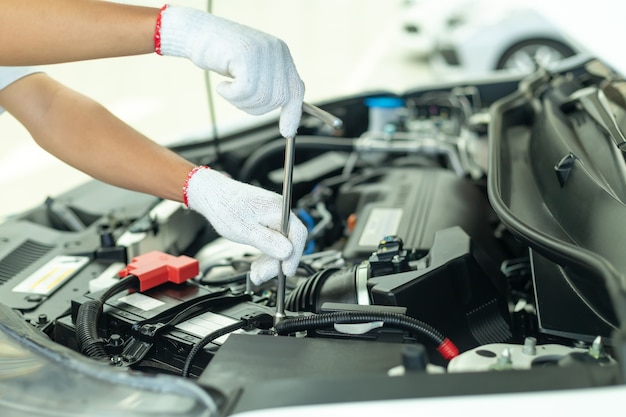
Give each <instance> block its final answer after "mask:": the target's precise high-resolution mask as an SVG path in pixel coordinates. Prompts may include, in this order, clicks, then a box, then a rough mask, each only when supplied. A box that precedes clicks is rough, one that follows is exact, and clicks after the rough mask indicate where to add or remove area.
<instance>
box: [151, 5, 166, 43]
mask: <svg viewBox="0 0 626 417" xmlns="http://www.w3.org/2000/svg"><path fill="white" fill-rule="evenodd" d="M165 9H167V4H165V5H163V7H161V10H159V15H158V16H157V20H156V26H155V27H154V51H155V52H156V53H157V54H159V55H163V53H162V52H161V20H162V19H163V12H164V11H165Z"/></svg>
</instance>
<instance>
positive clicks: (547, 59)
mask: <svg viewBox="0 0 626 417" xmlns="http://www.w3.org/2000/svg"><path fill="white" fill-rule="evenodd" d="M575 53H576V52H575V51H574V50H573V49H572V48H571V47H570V46H569V45H566V44H564V43H563V42H560V41H555V40H552V39H529V40H526V41H523V42H519V43H516V44H515V45H513V46H511V47H510V48H509V49H507V50H506V51H505V52H504V53H503V54H502V56H501V57H500V59H499V60H498V64H497V65H496V69H498V70H501V69H515V70H520V71H524V72H532V71H534V70H535V69H536V68H537V67H538V66H545V65H547V64H550V63H553V62H557V61H559V60H561V59H563V58H567V57H570V56H572V55H574V54H575Z"/></svg>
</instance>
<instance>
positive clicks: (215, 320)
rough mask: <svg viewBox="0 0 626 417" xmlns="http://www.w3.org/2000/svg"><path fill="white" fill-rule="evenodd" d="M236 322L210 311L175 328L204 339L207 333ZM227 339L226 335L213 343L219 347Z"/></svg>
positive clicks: (240, 331) (239, 331)
mask: <svg viewBox="0 0 626 417" xmlns="http://www.w3.org/2000/svg"><path fill="white" fill-rule="evenodd" d="M235 322H237V320H235V319H231V318H230V317H226V316H222V315H220V314H215V313H211V312H210V311H208V312H206V313H204V314H200V315H199V316H197V317H194V318H192V319H189V320H187V321H186V322H184V323H180V324H179V325H177V326H176V327H177V328H178V329H180V330H184V331H186V332H188V333H191V334H193V335H195V336H198V337H204V336H206V335H208V334H209V333H212V332H214V331H216V330H219V329H221V328H224V327H226V326H228V325H230V324H233V323H235ZM242 332H243V331H242V330H237V331H234V332H233V333H242ZM226 339H228V335H224V336H222V337H219V338H217V339H215V340H214V341H213V343H216V344H219V345H221V344H222V343H224V342H225V341H226Z"/></svg>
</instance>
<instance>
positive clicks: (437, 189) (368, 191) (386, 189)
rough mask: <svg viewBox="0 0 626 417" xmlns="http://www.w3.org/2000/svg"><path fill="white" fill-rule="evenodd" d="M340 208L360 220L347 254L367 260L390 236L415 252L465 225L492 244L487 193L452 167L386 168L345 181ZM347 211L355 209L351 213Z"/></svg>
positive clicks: (486, 244) (470, 232) (473, 234)
mask: <svg viewBox="0 0 626 417" xmlns="http://www.w3.org/2000/svg"><path fill="white" fill-rule="evenodd" d="M337 206H338V207H340V208H341V210H342V211H344V210H345V211H344V213H343V215H345V216H346V217H347V216H348V215H350V214H352V213H356V215H357V222H356V226H355V228H354V231H353V233H352V235H351V236H350V238H349V239H348V241H347V243H346V245H345V248H344V251H343V255H344V256H345V257H346V258H347V259H363V258H367V257H368V256H369V255H370V254H371V253H372V252H373V251H375V250H376V249H377V247H378V243H379V242H380V240H381V239H382V238H383V237H385V236H389V235H397V236H399V237H400V238H402V240H403V242H404V246H405V247H407V248H412V249H415V250H425V251H427V250H429V249H430V248H432V245H433V241H434V237H435V233H436V232H437V231H438V230H443V229H447V228H450V227H454V226H460V227H461V228H462V229H463V230H464V231H465V232H466V233H467V234H468V235H470V236H471V237H472V238H473V239H474V240H475V241H477V242H478V243H479V244H481V246H483V247H485V248H488V247H490V246H492V245H491V244H490V241H491V233H490V228H489V224H488V222H489V219H490V217H491V213H492V212H491V209H490V207H489V204H488V200H487V198H486V196H485V195H484V193H482V192H481V191H480V189H478V188H477V187H476V186H475V185H474V184H471V183H470V182H469V181H467V180H465V179H464V178H460V177H458V176H457V175H455V174H454V173H452V172H450V171H446V170H443V169H436V168H386V169H384V170H383V169H380V170H376V171H374V172H372V173H370V174H369V175H363V176H359V177H357V178H355V179H354V180H352V181H349V182H348V183H346V184H344V186H342V188H341V189H340V195H339V197H338V202H337ZM348 211H351V213H350V212H348Z"/></svg>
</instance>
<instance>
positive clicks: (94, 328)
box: [76, 275, 139, 359]
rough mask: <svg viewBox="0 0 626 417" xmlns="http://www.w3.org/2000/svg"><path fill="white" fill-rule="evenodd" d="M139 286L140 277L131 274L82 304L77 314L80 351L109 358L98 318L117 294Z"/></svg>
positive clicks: (91, 355) (77, 336)
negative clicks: (106, 303)
mask: <svg viewBox="0 0 626 417" xmlns="http://www.w3.org/2000/svg"><path fill="white" fill-rule="evenodd" d="M131 288H133V289H138V288H139V278H137V277H135V276H133V275H129V276H127V277H125V278H122V279H121V280H120V281H119V282H118V283H116V284H115V285H113V286H111V287H110V288H109V289H108V290H106V291H105V292H104V293H103V294H102V295H101V296H100V297H99V298H98V299H96V300H89V301H86V302H84V303H83V304H81V306H80V307H79V308H78V313H77V315H76V340H77V342H78V347H79V350H80V352H82V353H84V354H85V355H87V356H89V357H91V358H99V359H109V358H110V356H109V354H108V353H107V352H106V349H105V347H104V345H105V342H104V340H103V339H102V338H100V337H99V336H98V320H99V319H100V315H101V314H102V309H103V307H104V303H105V302H106V301H107V300H108V299H109V298H111V297H113V296H114V295H115V294H117V293H119V292H121V291H125V290H129V289H131Z"/></svg>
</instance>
